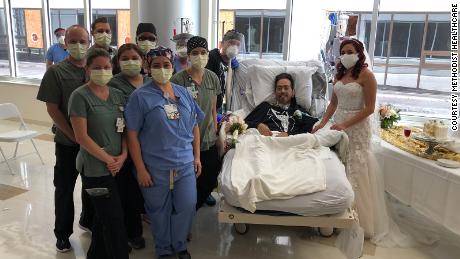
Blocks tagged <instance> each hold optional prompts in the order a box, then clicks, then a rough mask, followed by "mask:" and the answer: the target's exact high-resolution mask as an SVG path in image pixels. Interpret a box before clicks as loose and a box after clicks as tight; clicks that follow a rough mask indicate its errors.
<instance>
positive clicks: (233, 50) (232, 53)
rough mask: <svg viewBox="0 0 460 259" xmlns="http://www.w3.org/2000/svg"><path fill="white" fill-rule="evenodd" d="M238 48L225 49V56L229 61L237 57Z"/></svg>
mask: <svg viewBox="0 0 460 259" xmlns="http://www.w3.org/2000/svg"><path fill="white" fill-rule="evenodd" d="M238 52H239V48H238V46H236V45H231V46H230V47H228V48H227V51H226V53H225V54H227V57H228V58H229V59H233V58H235V57H236V56H238Z"/></svg>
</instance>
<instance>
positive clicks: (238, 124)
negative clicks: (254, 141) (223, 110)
mask: <svg viewBox="0 0 460 259" xmlns="http://www.w3.org/2000/svg"><path fill="white" fill-rule="evenodd" d="M247 128H248V125H247V124H246V123H245V122H244V120H243V119H242V118H240V117H238V116H236V115H232V116H231V117H230V118H229V119H228V122H227V123H226V124H225V132H226V133H227V135H231V138H230V139H227V147H228V148H234V147H235V145H236V143H238V136H239V135H241V134H243V133H244V132H246V129H247Z"/></svg>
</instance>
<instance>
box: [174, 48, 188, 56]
mask: <svg viewBox="0 0 460 259" xmlns="http://www.w3.org/2000/svg"><path fill="white" fill-rule="evenodd" d="M176 53H177V55H178V56H179V57H181V58H186V57H187V47H179V48H177V49H176Z"/></svg>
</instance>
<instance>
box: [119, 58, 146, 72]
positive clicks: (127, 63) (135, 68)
mask: <svg viewBox="0 0 460 259" xmlns="http://www.w3.org/2000/svg"><path fill="white" fill-rule="evenodd" d="M141 63H142V62H141V61H140V60H138V59H137V60H123V61H120V68H121V72H122V73H123V74H125V75H127V76H136V75H139V74H140V72H141V66H142V64H141Z"/></svg>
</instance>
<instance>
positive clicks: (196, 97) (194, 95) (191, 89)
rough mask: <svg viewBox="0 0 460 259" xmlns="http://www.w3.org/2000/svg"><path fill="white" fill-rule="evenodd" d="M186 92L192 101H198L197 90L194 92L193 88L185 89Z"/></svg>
mask: <svg viewBox="0 0 460 259" xmlns="http://www.w3.org/2000/svg"><path fill="white" fill-rule="evenodd" d="M187 90H188V92H189V93H190V95H191V96H192V97H193V99H195V100H196V99H198V90H196V88H195V87H190V86H189V87H187Z"/></svg>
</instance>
